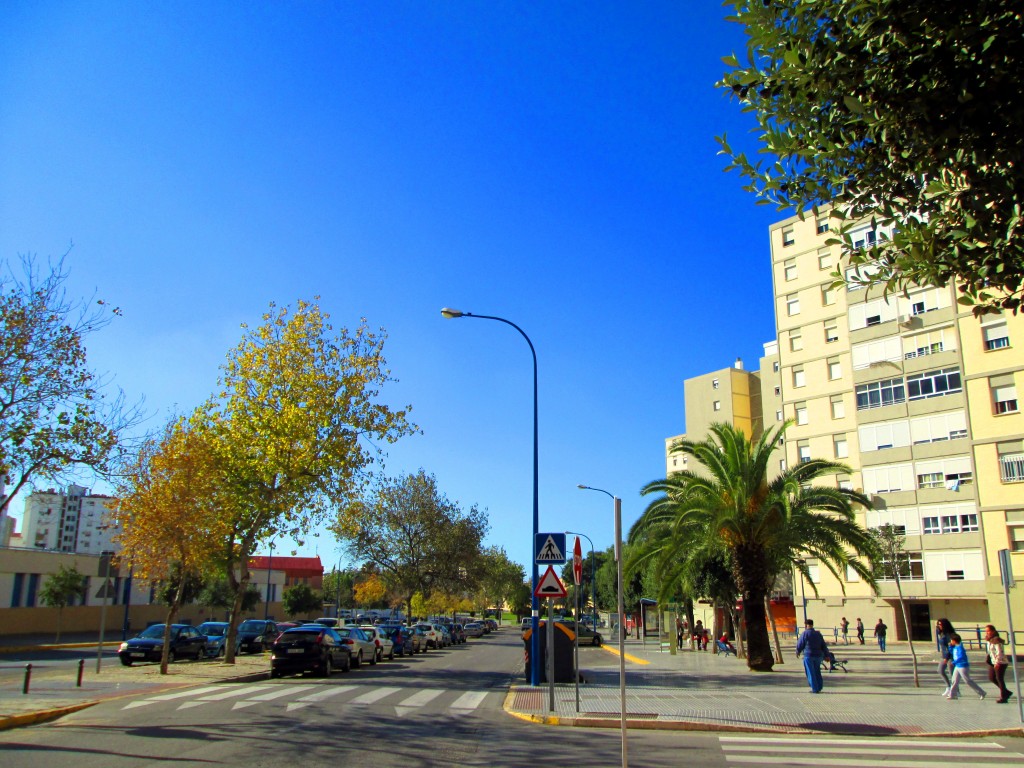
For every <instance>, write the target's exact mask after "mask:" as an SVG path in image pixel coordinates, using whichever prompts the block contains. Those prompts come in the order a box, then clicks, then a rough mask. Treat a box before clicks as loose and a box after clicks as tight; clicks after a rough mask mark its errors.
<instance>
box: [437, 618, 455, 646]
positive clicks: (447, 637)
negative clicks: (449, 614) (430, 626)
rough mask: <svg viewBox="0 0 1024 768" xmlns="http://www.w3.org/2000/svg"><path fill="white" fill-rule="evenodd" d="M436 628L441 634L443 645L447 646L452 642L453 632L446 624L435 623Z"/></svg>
mask: <svg viewBox="0 0 1024 768" xmlns="http://www.w3.org/2000/svg"><path fill="white" fill-rule="evenodd" d="M434 629H435V630H437V632H438V634H440V635H441V647H442V648H447V647H448V646H449V645H451V644H452V633H451V632H450V631H449V630H448V627H447V626H445V625H444V624H435V625H434Z"/></svg>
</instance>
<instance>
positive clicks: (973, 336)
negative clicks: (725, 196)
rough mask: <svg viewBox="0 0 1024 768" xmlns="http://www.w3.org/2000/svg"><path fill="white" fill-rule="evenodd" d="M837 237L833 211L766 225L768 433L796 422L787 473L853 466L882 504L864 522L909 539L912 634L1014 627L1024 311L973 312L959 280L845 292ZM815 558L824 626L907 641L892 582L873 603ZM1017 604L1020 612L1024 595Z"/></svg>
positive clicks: (905, 583) (857, 482) (858, 235)
mask: <svg viewBox="0 0 1024 768" xmlns="http://www.w3.org/2000/svg"><path fill="white" fill-rule="evenodd" d="M852 234H853V240H854V243H855V245H856V244H858V243H859V244H861V245H864V244H870V243H871V242H872V241H873V240H875V239H876V238H879V237H881V236H882V235H883V233H882V232H880V231H878V230H876V229H873V228H872V226H871V224H870V223H865V224H864V225H863V226H862V227H860V228H859V229H856V230H855V231H854V232H853V233H852ZM830 236H832V235H831V233H830V232H829V220H828V218H827V215H821V216H818V217H815V216H807V217H806V218H805V219H803V220H800V219H799V218H798V217H793V218H790V219H786V220H784V221H781V222H779V223H777V224H775V225H773V226H772V227H771V228H770V237H771V257H772V276H773V294H774V303H775V318H776V339H775V340H774V341H773V342H770V343H769V344H766V345H765V352H766V354H765V358H764V359H763V360H762V376H761V380H762V385H763V387H764V391H763V394H762V400H763V403H764V405H765V428H769V427H770V426H772V423H773V422H775V421H777V422H781V421H783V420H785V419H790V420H792V421H793V422H794V424H793V426H792V427H791V428H790V429H789V431H788V432H787V435H786V440H785V445H784V446H783V447H784V456H781V457H780V458H779V463H780V467H781V466H785V463H792V462H800V461H806V460H808V459H810V458H812V457H821V458H834V459H836V460H838V461H842V462H843V463H845V464H847V465H849V466H850V467H851V472H850V473H849V474H844V475H838V476H836V477H835V480H834V482H836V484H837V485H839V486H841V487H849V488H856V489H859V490H862V491H863V492H864V493H865V494H866V495H867V496H868V497H870V498H871V501H872V508H871V509H869V510H862V511H860V512H859V515H860V517H861V521H862V523H863V524H865V525H866V526H867V527H869V528H871V527H877V526H880V525H884V524H886V523H891V524H893V525H894V526H896V527H897V528H898V529H899V530H901V531H902V532H903V533H904V534H905V536H906V549H907V551H908V564H907V568H906V572H905V574H904V576H903V579H902V587H903V592H904V595H905V596H906V597H907V598H908V599H909V609H910V624H911V631H912V634H913V636H914V637H915V638H922V639H927V638H930V637H931V636H932V635H931V627H932V626H933V625H934V622H935V620H936V619H937V618H940V617H946V618H949V619H950V620H951V621H952V622H953V624H954V625H955V626H957V627H958V628H959V627H960V626H964V627H973V626H975V625H977V624H984V623H986V622H988V621H990V620H991V621H993V622H995V623H997V624H998V625H999V626H1001V627H1003V628H1005V627H1006V623H1005V615H1006V611H1005V608H1003V607H1002V606H1003V597H1002V589H1001V586H1000V580H999V569H998V564H997V552H998V550H999V549H1010V550H1012V551H1013V552H1015V553H1019V554H1014V555H1013V556H1012V559H1013V563H1014V571H1015V572H1016V573H1018V575H1019V576H1020V577H1024V493H1022V491H1024V485H1021V484H1020V483H1022V482H1024V449H1022V439H1024V416H1022V415H1021V413H1020V411H1019V408H1018V402H1017V395H1016V387H1017V385H1018V384H1019V383H1021V381H1022V379H1021V377H1022V376H1024V374H1022V370H1024V356H1022V355H1021V354H1020V352H1019V351H1016V352H1015V351H1014V344H1015V343H1016V344H1017V345H1018V346H1019V345H1021V344H1024V317H1020V316H1012V315H1003V314H1000V315H990V316H986V317H984V318H982V319H978V318H975V317H974V316H973V315H972V314H971V312H970V311H969V308H963V307H960V306H959V305H958V304H957V303H956V293H955V289H954V288H953V287H947V288H943V289H940V288H933V287H924V288H917V289H913V290H910V291H909V292H908V293H906V294H898V295H890V296H888V297H886V296H884V295H883V293H882V291H881V289H880V288H876V287H872V288H858V287H856V286H852V285H840V286H834V285H833V282H834V278H833V277H831V273H833V272H834V271H835V270H836V269H837V266H839V265H840V264H839V256H840V247H839V246H838V245H832V246H829V245H827V244H826V241H827V240H828V239H829V237H830ZM769 371H770V373H769ZM808 565H809V569H810V571H811V574H812V581H814V584H813V588H812V585H810V584H804V585H802V586H803V588H804V590H805V592H806V593H807V595H808V607H807V610H808V615H809V616H811V617H813V618H814V619H815V620H816V622H818V623H819V624H820V625H821V624H823V625H824V626H833V625H836V624H838V623H839V620H840V619H841V618H842V617H843V616H845V617H846V618H848V619H849V620H850V621H851V622H853V621H854V619H855V618H858V617H859V618H862V619H863V620H864V623H865V625H867V626H869V627H870V626H871V625H872V624H874V623H875V621H877V619H879V618H881V619H883V620H884V621H885V623H886V624H887V625H888V626H889V627H890V628H891V629H892V630H895V631H896V633H897V636H898V637H900V638H902V637H903V636H904V635H905V632H904V630H903V621H902V619H901V618H900V619H899V620H897V611H898V604H897V602H896V588H895V584H894V583H893V582H881V585H880V594H879V595H877V596H876V595H874V593H873V592H872V590H870V589H869V588H868V587H867V586H866V585H865V584H863V583H861V582H860V581H859V580H858V578H857V576H856V574H855V573H852V572H848V573H845V574H841V577H842V578H840V579H836V578H835V577H834V576H833V575H832V574H831V573H830V572H829V571H828V570H827V569H826V568H824V567H821V568H819V567H818V564H817V563H814V562H809V563H808ZM814 588H816V590H817V595H815V594H814ZM1013 604H1014V605H1015V606H1017V608H1016V609H1015V614H1018V612H1019V615H1022V616H1024V599H1021V598H1020V597H1019V596H1017V599H1016V601H1015V602H1014V603H1013Z"/></svg>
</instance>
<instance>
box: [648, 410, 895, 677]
mask: <svg viewBox="0 0 1024 768" xmlns="http://www.w3.org/2000/svg"><path fill="white" fill-rule="evenodd" d="M788 426H789V423H788V422H787V423H785V424H783V425H781V426H780V427H778V428H777V429H775V430H770V431H768V432H765V433H764V434H762V435H761V438H760V439H759V440H758V441H757V443H756V444H755V443H752V442H751V441H750V440H748V439H747V437H746V435H744V434H743V433H742V432H741V431H740V430H738V429H736V428H735V427H733V426H731V425H730V424H724V423H719V424H713V425H712V426H711V428H710V430H709V431H710V435H709V436H708V438H706V439H705V440H703V441H700V442H693V441H690V440H681V441H679V442H678V443H677V444H676V445H675V446H673V448H672V453H681V454H685V455H686V456H690V457H693V458H694V459H696V460H697V462H699V464H700V466H701V471H698V472H695V471H691V470H684V471H682V472H675V473H673V474H671V475H670V476H669V477H667V478H665V479H664V480H656V481H654V482H652V483H648V484H647V485H646V486H644V488H643V491H642V493H643V494H644V495H651V494H660V495H659V496H658V497H657V498H656V499H655V500H654V501H653V502H651V504H650V505H649V506H648V507H647V509H646V510H645V511H644V513H643V515H642V516H641V517H640V519H639V520H638V521H637V523H636V524H635V525H634V526H633V530H632V531H631V532H630V536H631V537H632V536H633V535H636V536H637V537H638V538H639V539H644V538H651V534H656V535H658V536H661V537H662V541H663V545H662V546H661V547H660V553H659V555H658V557H659V560H660V558H672V557H678V553H679V552H685V551H688V550H690V549H693V548H700V549H705V550H708V551H710V550H714V549H716V548H718V549H720V550H721V551H723V552H724V553H725V554H726V555H727V556H728V559H729V566H730V568H731V570H732V573H733V576H734V578H735V579H736V584H737V586H738V588H739V591H740V595H741V597H742V599H743V612H744V619H745V622H746V629H747V642H748V651H747V666H748V667H749V668H750V669H752V670H757V671H766V672H767V671H771V669H772V667H773V665H774V658H773V655H772V650H771V644H770V641H769V638H768V627H767V624H766V620H765V616H766V614H765V599H766V598H767V597H768V596H769V595H770V592H771V587H772V584H773V582H774V580H775V577H776V575H777V574H778V572H779V569H780V567H781V566H782V565H783V564H790V565H792V566H795V567H796V568H797V569H798V570H799V571H800V572H801V573H804V574H805V575H806V573H807V566H806V564H805V563H804V562H803V560H804V558H805V557H814V558H817V559H818V561H819V562H820V563H821V564H823V565H824V566H825V567H826V568H828V570H829V571H831V572H832V573H833V574H834V575H835V576H836V577H837V579H838V580H839V582H840V584H841V583H842V581H843V578H842V574H841V570H842V569H844V568H845V567H846V566H850V567H851V568H853V569H854V570H855V571H856V572H857V573H858V574H860V576H861V578H862V579H864V580H865V581H866V582H867V583H868V584H871V585H874V583H875V582H874V578H873V576H872V574H871V568H870V565H869V564H868V563H867V561H868V560H870V554H871V553H872V552H873V545H872V540H871V538H870V536H869V535H868V533H867V531H865V530H864V529H863V528H862V527H861V526H860V525H859V524H858V523H857V522H856V520H855V518H854V513H853V505H854V504H862V505H864V506H869V505H870V501H869V500H868V499H867V497H865V496H864V495H862V494H860V493H857V492H855V491H852V490H847V489H844V488H836V487H834V486H825V485H814V484H813V482H814V481H815V480H818V479H819V478H822V477H824V476H827V475H834V474H836V473H840V472H842V473H846V472H849V471H850V469H849V468H848V467H846V466H845V465H843V464H839V463H837V462H834V461H826V460H823V459H812V460H810V461H805V462H803V463H800V464H798V465H796V466H795V467H792V468H790V469H786V470H783V471H782V472H780V473H779V474H778V475H777V476H776V477H774V478H772V479H770V480H769V477H768V472H769V469H768V468H769V466H770V462H771V460H772V451H773V449H774V448H775V445H776V443H777V442H778V441H779V439H780V438H781V437H782V436H783V435H784V433H785V431H786V429H787V427H788ZM861 557H864V558H865V562H862V561H861V559H860V558H861ZM663 567H665V568H668V566H663Z"/></svg>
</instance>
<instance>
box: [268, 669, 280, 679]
mask: <svg viewBox="0 0 1024 768" xmlns="http://www.w3.org/2000/svg"><path fill="white" fill-rule="evenodd" d="M280 676H281V671H280V670H278V669H272V670H270V679H271V680H273V679H274V678H275V677H280Z"/></svg>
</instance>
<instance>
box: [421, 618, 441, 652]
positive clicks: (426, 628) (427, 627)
mask: <svg viewBox="0 0 1024 768" xmlns="http://www.w3.org/2000/svg"><path fill="white" fill-rule="evenodd" d="M416 626H417V627H418V628H419V630H420V631H421V632H423V635H424V636H425V637H426V639H427V648H428V649H430V648H441V647H443V643H444V637H443V635H442V634H441V632H440V631H438V630H437V629H436V628H435V627H434V625H433V624H417V625H416Z"/></svg>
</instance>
